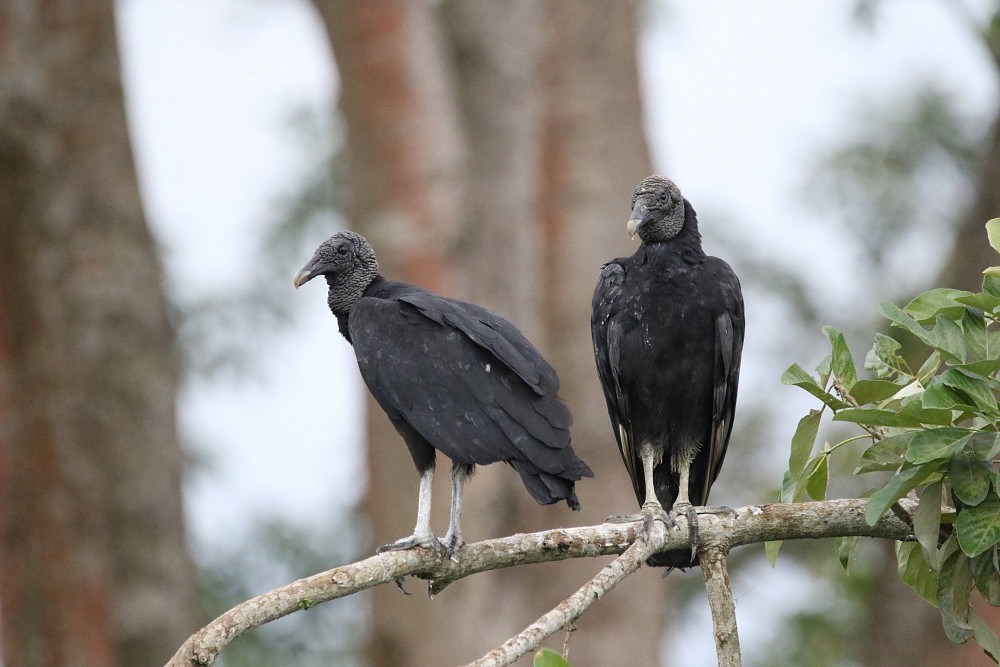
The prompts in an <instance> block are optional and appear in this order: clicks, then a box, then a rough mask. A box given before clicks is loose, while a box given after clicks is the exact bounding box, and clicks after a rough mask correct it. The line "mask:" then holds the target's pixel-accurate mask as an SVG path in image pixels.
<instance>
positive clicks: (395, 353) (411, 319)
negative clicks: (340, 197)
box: [295, 231, 593, 555]
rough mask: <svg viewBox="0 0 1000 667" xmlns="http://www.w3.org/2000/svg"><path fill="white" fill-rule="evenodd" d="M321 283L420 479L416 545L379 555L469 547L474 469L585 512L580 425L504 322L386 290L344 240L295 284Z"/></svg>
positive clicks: (450, 303)
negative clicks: (446, 508) (440, 470)
mask: <svg viewBox="0 0 1000 667" xmlns="http://www.w3.org/2000/svg"><path fill="white" fill-rule="evenodd" d="M320 275H322V276H325V277H326V282H327V285H328V288H329V291H328V296H327V303H328V304H329V306H330V310H331V311H333V314H334V315H336V316H337V324H338V327H339V329H340V333H341V334H343V336H344V338H346V339H347V341H348V342H349V343H351V345H352V346H353V347H354V354H355V356H356V357H357V360H358V367H359V368H360V370H361V377H362V378H364V381H365V384H366V385H368V389H369V391H371V393H372V396H374V397H375V400H376V401H378V404H379V405H380V406H381V407H382V409H383V410H385V412H386V414H387V415H388V417H389V419H390V420H391V422H392V424H393V426H395V427H396V431H398V432H399V434H400V435H401V436H402V437H403V440H404V441H405V442H406V446H407V448H408V449H409V450H410V456H412V457H413V462H414V464H416V467H417V471H418V472H419V473H420V492H419V499H418V503H417V525H416V528H415V529H414V531H413V535H411V536H409V537H404V538H402V539H399V540H397V541H395V542H393V543H391V544H386V545H384V546H382V547H379V551H386V550H397V549H410V548H413V547H416V546H421V547H431V548H435V549H438V550H442V551H444V552H445V553H449V554H452V555H454V553H455V550H456V549H458V547H459V546H461V545H462V543H463V542H462V531H461V527H460V525H459V519H460V514H461V511H462V488H463V485H464V483H465V480H466V478H467V477H468V476H469V475H470V474H471V473H472V472H473V469H474V467H475V466H476V465H477V464H478V465H486V464H488V463H495V462H497V461H505V462H506V463H509V464H510V466H511V467H512V468H514V470H516V471H517V473H518V474H519V475H520V477H521V481H522V482H523V483H524V486H525V487H526V488H527V489H528V493H530V494H531V497H532V498H534V499H535V500H536V501H537V502H538V503H539V504H542V505H549V504H552V503H555V502H558V501H560V500H565V501H566V504H567V505H569V506H570V507H571V508H572V509H574V510H577V509H579V508H580V503H579V501H578V500H577V497H576V493H575V491H574V488H573V487H574V483H575V482H577V481H579V480H580V479H581V478H583V477H592V476H593V473H592V472H591V470H590V468H589V467H587V464H586V463H584V462H583V461H581V460H580V459H579V458H578V457H577V456H576V454H575V453H574V452H573V447H572V446H571V445H570V432H569V428H570V425H571V423H572V421H573V419H572V416H571V415H570V412H569V409H568V408H567V407H566V405H565V404H564V403H563V402H562V400H561V399H560V398H559V396H558V390H559V379H558V378H557V377H556V372H555V371H554V370H553V369H552V367H551V366H550V365H549V364H548V363H547V362H546V361H545V359H543V358H542V355H541V354H540V353H539V352H538V350H536V349H535V348H534V347H533V346H532V345H531V343H529V342H528V340H527V339H526V338H525V337H524V336H523V335H522V334H521V332H520V331H518V330H517V328H516V327H514V325H512V324H511V323H510V322H508V321H507V320H505V319H504V318H502V317H500V316H499V315H496V314H494V313H492V312H490V311H488V310H486V309H485V308H481V307H479V306H476V305H473V304H470V303H464V302H462V301H457V300H454V299H447V298H445V297H442V296H438V295H437V294H433V293H431V292H428V291H427V290H424V289H421V288H419V287H416V286H414V285H410V284H407V283H403V282H395V281H391V280H386V279H385V278H383V277H382V276H381V275H380V274H379V267H378V261H377V260H376V259H375V252H374V251H373V250H372V247H371V246H370V245H369V244H368V241H366V240H365V239H364V237H362V236H361V235H359V234H356V233H354V232H350V231H343V232H340V233H338V234H335V235H334V236H332V237H331V238H330V239H328V240H327V241H325V242H324V243H322V244H321V245H320V246H319V248H318V249H317V250H316V254H315V255H313V258H312V259H311V260H310V261H309V263H308V264H306V265H305V267H304V268H303V269H302V270H301V271H299V273H298V274H297V275H296V276H295V286H296V287H300V286H301V285H303V284H304V283H305V282H307V281H309V280H311V279H312V278H315V277H316V276H320ZM435 450H438V451H440V452H442V453H443V454H445V455H446V456H447V457H448V458H450V459H451V462H452V468H451V480H452V497H451V518H450V520H449V524H448V533H447V535H445V538H444V541H443V544H442V542H441V541H439V540H438V539H437V538H436V537H435V536H434V534H433V533H432V532H431V527H430V509H431V480H432V478H433V476H434V461H435V456H436V454H435Z"/></svg>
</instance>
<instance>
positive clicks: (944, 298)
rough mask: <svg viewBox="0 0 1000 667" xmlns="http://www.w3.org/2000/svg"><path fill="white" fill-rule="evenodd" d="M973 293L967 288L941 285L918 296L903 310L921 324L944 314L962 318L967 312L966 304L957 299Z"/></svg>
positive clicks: (953, 317)
mask: <svg viewBox="0 0 1000 667" xmlns="http://www.w3.org/2000/svg"><path fill="white" fill-rule="evenodd" d="M971 295H972V292H966V291H965V290H959V289H951V288H949V287H939V288H937V289H932V290H930V291H929V292H924V293H923V294H921V295H919V296H917V298H915V299H914V300H913V301H911V302H910V303H908V304H906V306H905V307H904V308H903V310H904V311H906V312H907V313H908V314H909V315H911V316H912V317H913V319H915V320H916V321H917V322H920V323H921V324H929V323H931V322H933V321H934V318H935V317H937V316H938V315H944V316H945V317H950V318H952V319H961V317H962V315H963V313H964V312H965V306H964V305H963V304H961V303H959V302H958V301H956V300H955V299H956V298H957V297H963V296H971Z"/></svg>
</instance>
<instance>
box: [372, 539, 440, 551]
mask: <svg viewBox="0 0 1000 667" xmlns="http://www.w3.org/2000/svg"><path fill="white" fill-rule="evenodd" d="M418 547H423V548H424V549H433V550H434V551H437V552H438V553H445V547H444V545H443V544H441V540H439V539H438V538H436V537H434V535H431V534H427V535H416V534H414V535H410V536H409V537H401V538H399V539H398V540H396V541H395V542H390V543H389V544H383V545H382V546H380V547H378V548H377V549H375V553H377V554H381V553H385V552H386V551H406V550H407V549H416V548H418Z"/></svg>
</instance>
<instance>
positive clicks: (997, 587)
mask: <svg viewBox="0 0 1000 667" xmlns="http://www.w3.org/2000/svg"><path fill="white" fill-rule="evenodd" d="M996 551H997V550H996V547H994V548H993V549H991V550H989V551H987V552H986V553H982V554H979V555H978V556H976V557H975V558H973V559H972V561H971V562H970V563H969V567H970V569H971V570H972V576H973V577H975V578H976V588H978V589H979V592H980V593H981V594H982V596H983V599H984V600H986V601H987V602H989V603H990V604H991V605H993V606H994V607H1000V571H998V570H997V563H996V557H997V552H996Z"/></svg>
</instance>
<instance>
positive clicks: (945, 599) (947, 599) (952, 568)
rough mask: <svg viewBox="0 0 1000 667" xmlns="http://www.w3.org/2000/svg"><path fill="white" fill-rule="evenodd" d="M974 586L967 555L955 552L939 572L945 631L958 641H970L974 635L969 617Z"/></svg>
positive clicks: (939, 594)
mask: <svg viewBox="0 0 1000 667" xmlns="http://www.w3.org/2000/svg"><path fill="white" fill-rule="evenodd" d="M974 585H975V580H974V579H973V578H972V571H971V570H970V569H969V559H968V557H966V555H965V554H963V553H962V552H961V551H955V552H953V553H952V554H951V555H949V556H948V557H947V558H945V559H944V562H943V563H941V570H940V571H939V572H938V583H937V599H938V609H939V610H940V611H941V621H942V625H943V626H944V632H945V634H946V635H947V636H948V639H950V640H951V641H953V642H955V643H956V644H961V643H963V642H966V641H968V639H969V638H970V637H972V635H973V634H974V632H973V629H972V624H971V622H970V619H969V612H970V611H971V609H970V607H969V594H970V593H972V588H973V586H974Z"/></svg>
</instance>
